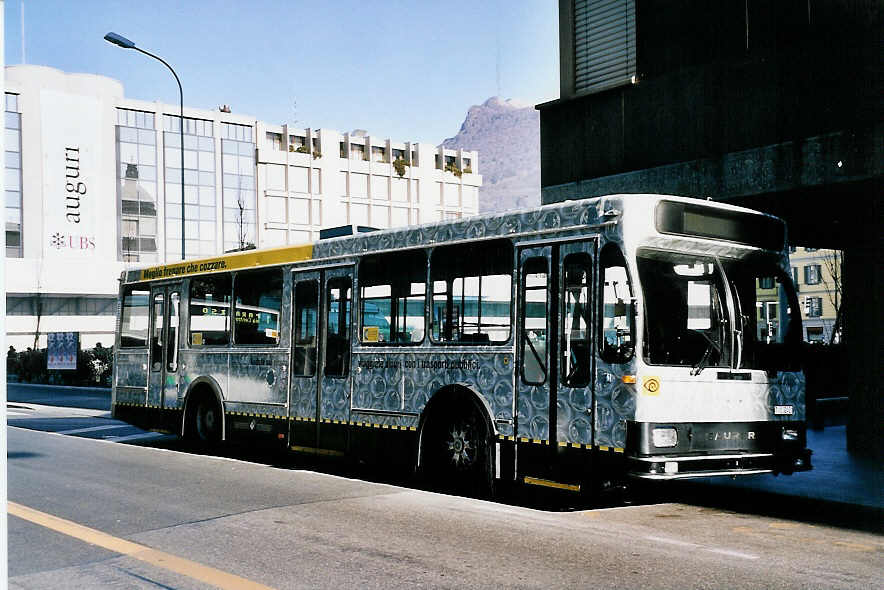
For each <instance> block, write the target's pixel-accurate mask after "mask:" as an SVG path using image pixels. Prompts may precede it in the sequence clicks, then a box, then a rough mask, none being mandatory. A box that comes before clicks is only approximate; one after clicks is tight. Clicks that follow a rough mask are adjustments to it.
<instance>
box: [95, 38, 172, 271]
mask: <svg viewBox="0 0 884 590" xmlns="http://www.w3.org/2000/svg"><path fill="white" fill-rule="evenodd" d="M104 40H105V41H107V42H108V43H113V44H114V45H117V46H119V47H122V48H123V49H134V50H135V51H137V52H139V53H143V54H144V55H146V56H148V57H152V58H154V59H155V60H157V61H159V62H161V63H162V64H163V65H164V66H166V67H167V68H169V71H170V72H172V75H173V76H175V81H176V82H178V104H179V107H180V111H179V121H178V123H179V126H178V129H179V131H180V132H181V146H180V147H181V260H184V91H182V90H181V80H179V79H178V74H176V73H175V70H173V69H172V66H170V65H169V64H168V63H166V60H164V59H163V58H161V57H160V56H158V55H154V54H153V53H150V52H149V51H145V50H143V49H141V48H139V47H135V43H133V42H132V41H129V40H128V39H126V38H125V37H123V36H122V35H117V34H116V33H108V34H107V35H105V36H104Z"/></svg>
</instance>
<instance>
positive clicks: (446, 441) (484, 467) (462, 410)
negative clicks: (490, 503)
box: [421, 404, 494, 497]
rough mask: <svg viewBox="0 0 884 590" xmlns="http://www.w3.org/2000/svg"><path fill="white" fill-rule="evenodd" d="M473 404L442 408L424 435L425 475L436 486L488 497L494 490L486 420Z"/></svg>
mask: <svg viewBox="0 0 884 590" xmlns="http://www.w3.org/2000/svg"><path fill="white" fill-rule="evenodd" d="M472 405H473V404H467V405H466V406H464V405H458V406H456V407H447V408H442V409H439V411H438V412H436V413H435V414H434V415H433V416H431V417H430V419H429V420H428V422H427V425H426V427H425V431H424V435H423V436H422V437H421V438H422V446H423V452H422V455H423V466H422V472H423V475H424V479H425V480H426V481H427V482H428V483H429V484H430V485H431V486H432V487H434V488H436V489H440V490H443V491H451V492H454V493H458V494H466V495H473V496H478V497H488V496H491V495H492V493H493V483H494V479H493V477H492V459H491V448H492V446H491V440H490V433H489V428H488V425H487V421H486V420H485V418H484V416H483V415H482V414H481V413H480V412H479V411H478V410H476V409H475V408H473V407H471V406H472Z"/></svg>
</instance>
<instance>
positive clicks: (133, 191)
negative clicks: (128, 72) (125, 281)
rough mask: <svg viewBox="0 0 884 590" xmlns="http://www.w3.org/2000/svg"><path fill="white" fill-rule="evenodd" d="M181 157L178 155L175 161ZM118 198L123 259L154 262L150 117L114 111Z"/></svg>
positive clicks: (154, 139)
mask: <svg viewBox="0 0 884 590" xmlns="http://www.w3.org/2000/svg"><path fill="white" fill-rule="evenodd" d="M180 157H181V156H180V154H178V160H177V161H180ZM179 178H180V172H179ZM179 186H180V185H179ZM178 190H179V195H180V188H179V189H178ZM117 194H118V198H119V199H120V213H121V216H120V255H121V256H122V259H123V260H124V261H126V262H156V260H157V132H156V130H155V129H154V114H153V113H148V112H144V111H135V110H131V109H117ZM179 202H180V196H179Z"/></svg>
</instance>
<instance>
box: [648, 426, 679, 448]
mask: <svg viewBox="0 0 884 590" xmlns="http://www.w3.org/2000/svg"><path fill="white" fill-rule="evenodd" d="M653 437H654V446H655V447H674V446H675V445H676V444H678V432H677V431H676V430H675V428H655V429H654V433H653Z"/></svg>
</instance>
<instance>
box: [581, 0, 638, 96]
mask: <svg viewBox="0 0 884 590" xmlns="http://www.w3.org/2000/svg"><path fill="white" fill-rule="evenodd" d="M572 6H573V7H574V8H573V10H574V13H573V16H574V29H573V35H574V38H573V48H574V90H575V92H577V93H578V94H582V93H587V92H599V91H601V90H604V89H606V88H611V87H613V86H618V85H621V84H629V83H630V82H631V81H632V80H633V79H634V78H635V73H636V66H635V45H636V43H635V39H636V37H635V0H611V1H608V2H599V3H596V2H591V1H590V0H575V2H574V4H573V5H572Z"/></svg>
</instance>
